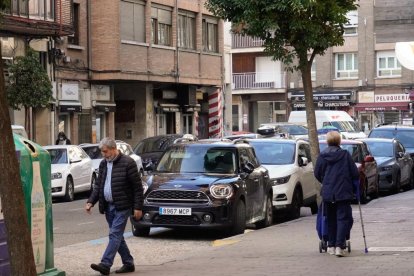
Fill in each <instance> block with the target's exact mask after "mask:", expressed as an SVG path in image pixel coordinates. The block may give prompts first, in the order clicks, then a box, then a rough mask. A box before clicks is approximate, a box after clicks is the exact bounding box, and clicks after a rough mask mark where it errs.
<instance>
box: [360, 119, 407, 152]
mask: <svg viewBox="0 0 414 276" xmlns="http://www.w3.org/2000/svg"><path fill="white" fill-rule="evenodd" d="M368 137H369V138H388V139H392V138H395V139H397V140H398V141H400V143H401V144H402V145H403V146H404V148H405V150H406V151H407V152H408V153H410V155H411V158H413V159H414V126H403V125H395V124H394V125H382V126H378V127H375V128H373V129H371V131H370V133H369V135H368Z"/></svg>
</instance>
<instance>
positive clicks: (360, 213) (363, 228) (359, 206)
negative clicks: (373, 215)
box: [355, 180, 368, 254]
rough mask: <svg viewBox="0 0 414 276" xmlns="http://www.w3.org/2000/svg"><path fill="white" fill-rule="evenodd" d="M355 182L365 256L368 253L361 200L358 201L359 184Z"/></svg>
mask: <svg viewBox="0 0 414 276" xmlns="http://www.w3.org/2000/svg"><path fill="white" fill-rule="evenodd" d="M355 182H356V184H357V185H356V189H357V199H358V208H359V217H360V218H361V227H362V236H363V237H364V245H365V254H367V253H368V247H367V239H366V238H365V227H364V220H363V219H362V211H361V200H360V193H359V188H360V186H359V185H360V183H359V181H358V180H357V181H355Z"/></svg>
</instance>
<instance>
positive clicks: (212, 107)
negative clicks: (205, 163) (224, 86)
mask: <svg viewBox="0 0 414 276" xmlns="http://www.w3.org/2000/svg"><path fill="white" fill-rule="evenodd" d="M222 103H223V99H222V93H221V89H220V88H217V90H215V91H213V92H210V93H209V95H208V136H209V138H217V137H222V135H223V104H222Z"/></svg>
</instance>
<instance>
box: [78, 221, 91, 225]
mask: <svg viewBox="0 0 414 276" xmlns="http://www.w3.org/2000/svg"><path fill="white" fill-rule="evenodd" d="M93 223H95V222H94V221H88V222H82V223H78V225H85V224H93Z"/></svg>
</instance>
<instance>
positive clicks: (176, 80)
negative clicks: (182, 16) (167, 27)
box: [175, 0, 180, 85]
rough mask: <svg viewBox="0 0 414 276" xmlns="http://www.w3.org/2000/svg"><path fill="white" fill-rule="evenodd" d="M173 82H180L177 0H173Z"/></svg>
mask: <svg viewBox="0 0 414 276" xmlns="http://www.w3.org/2000/svg"><path fill="white" fill-rule="evenodd" d="M175 41H176V45H175V60H176V65H175V83H176V84H177V85H178V84H179V82H180V73H179V72H180V71H179V70H180V66H179V63H180V55H179V54H178V0H175Z"/></svg>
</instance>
